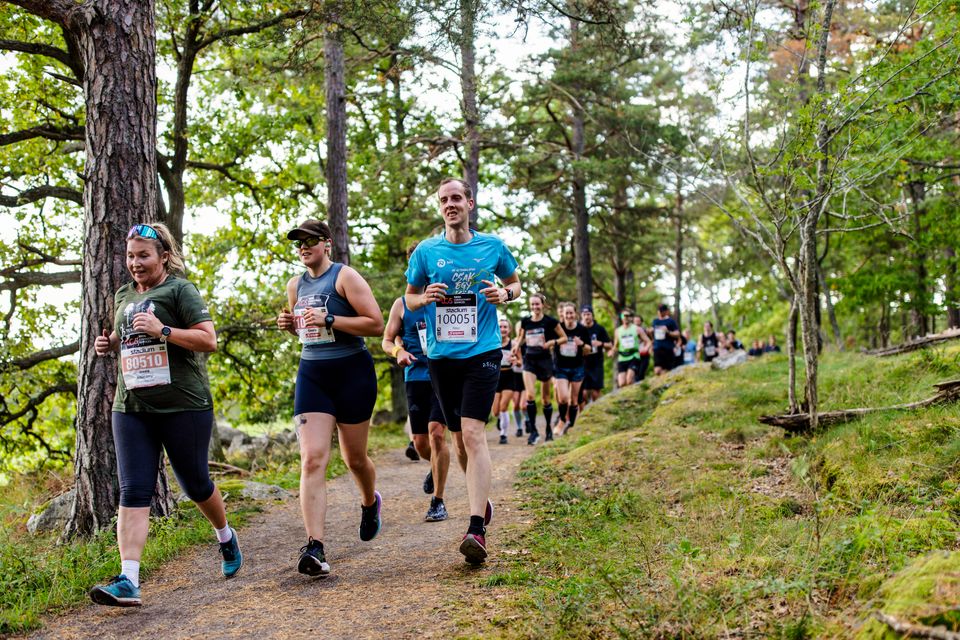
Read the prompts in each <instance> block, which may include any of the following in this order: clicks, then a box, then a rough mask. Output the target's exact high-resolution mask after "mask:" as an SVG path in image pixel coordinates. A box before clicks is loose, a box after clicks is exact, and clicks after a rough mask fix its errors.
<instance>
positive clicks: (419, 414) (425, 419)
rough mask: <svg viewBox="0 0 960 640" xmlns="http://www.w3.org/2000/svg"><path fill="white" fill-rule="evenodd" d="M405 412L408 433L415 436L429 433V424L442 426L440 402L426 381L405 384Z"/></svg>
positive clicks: (431, 386) (431, 385)
mask: <svg viewBox="0 0 960 640" xmlns="http://www.w3.org/2000/svg"><path fill="white" fill-rule="evenodd" d="M406 387H407V411H408V413H409V414H410V431H412V432H413V433H415V434H417V435H426V434H428V433H430V423H431V422H439V423H440V424H443V411H441V410H440V401H439V400H437V394H436V393H434V391H433V384H431V383H430V381H428V380H416V381H411V382H407V383H406Z"/></svg>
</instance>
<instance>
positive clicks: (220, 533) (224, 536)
mask: <svg viewBox="0 0 960 640" xmlns="http://www.w3.org/2000/svg"><path fill="white" fill-rule="evenodd" d="M214 531H216V532H217V542H230V538H232V537H233V533H232V532H231V531H230V525H229V524H225V525H223V529H217V528H214Z"/></svg>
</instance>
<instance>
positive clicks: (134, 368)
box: [120, 336, 170, 389]
mask: <svg viewBox="0 0 960 640" xmlns="http://www.w3.org/2000/svg"><path fill="white" fill-rule="evenodd" d="M120 371H121V372H122V373H123V384H124V386H126V388H127V389H143V388H144V387H157V386H160V385H163V384H170V358H169V356H168V355H167V344H166V343H165V342H161V341H160V338H153V337H150V336H142V337H137V338H132V339H129V340H127V341H126V342H121V343H120Z"/></svg>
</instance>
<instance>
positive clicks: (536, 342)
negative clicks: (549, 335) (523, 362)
mask: <svg viewBox="0 0 960 640" xmlns="http://www.w3.org/2000/svg"><path fill="white" fill-rule="evenodd" d="M526 340H527V346H528V347H533V348H534V349H543V345H545V344H546V343H547V341H546V338H545V337H544V335H543V329H530V331H528V332H527V337H526Z"/></svg>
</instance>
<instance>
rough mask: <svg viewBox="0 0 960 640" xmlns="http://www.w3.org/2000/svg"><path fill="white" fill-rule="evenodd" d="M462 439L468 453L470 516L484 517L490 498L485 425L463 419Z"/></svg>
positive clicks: (488, 455) (461, 422)
mask: <svg viewBox="0 0 960 640" xmlns="http://www.w3.org/2000/svg"><path fill="white" fill-rule="evenodd" d="M460 426H461V429H462V431H461V437H462V440H463V446H464V448H465V449H466V451H467V469H466V471H467V495H468V496H469V498H470V515H472V516H483V515H484V514H485V513H486V510H487V498H489V497H490V473H491V464H490V450H489V449H487V435H486V429H485V428H484V427H485V425H484V423H483V422H481V421H480V420H475V419H473V418H461V419H460Z"/></svg>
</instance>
